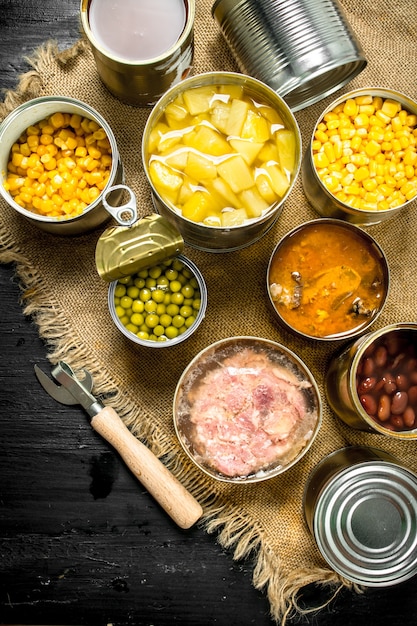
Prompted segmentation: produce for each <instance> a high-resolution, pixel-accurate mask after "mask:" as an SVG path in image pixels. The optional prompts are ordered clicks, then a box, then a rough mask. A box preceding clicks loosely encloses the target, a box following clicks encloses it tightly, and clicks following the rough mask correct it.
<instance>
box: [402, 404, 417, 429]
mask: <svg viewBox="0 0 417 626" xmlns="http://www.w3.org/2000/svg"><path fill="white" fill-rule="evenodd" d="M403 420H404V426H406V427H407V428H413V426H414V422H415V421H416V413H415V411H414V409H413V407H412V406H407V407H406V409H405V411H404V413H403Z"/></svg>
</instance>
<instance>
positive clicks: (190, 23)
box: [80, 0, 195, 67]
mask: <svg viewBox="0 0 417 626" xmlns="http://www.w3.org/2000/svg"><path fill="white" fill-rule="evenodd" d="M90 2H91V0H81V6H80V15H81V24H82V27H83V29H84V32H85V34H86V36H87V38H88V40H89V41H90V42H91V43H92V44H93V46H94V48H96V49H97V50H99V51H100V52H101V54H102V55H103V56H104V57H107V58H108V59H112V60H113V61H116V62H118V63H123V64H125V65H127V66H129V65H131V66H133V67H134V66H136V65H138V64H139V65H143V66H146V65H154V64H155V63H159V62H160V61H162V60H164V59H165V58H167V57H170V56H171V55H172V53H173V51H174V50H176V49H177V48H181V46H182V45H183V44H184V42H185V41H186V40H187V39H188V37H190V34H191V32H192V30H193V29H194V19H195V2H194V0H184V5H185V10H186V16H185V24H184V28H183V30H182V32H181V34H180V36H179V37H178V39H177V40H176V42H175V43H174V44H173V45H172V46H171V47H170V48H168V49H167V50H165V51H164V52H163V53H162V54H160V55H159V56H156V57H153V58H151V59H144V60H141V59H138V60H131V59H125V58H124V57H118V56H117V55H116V54H114V53H112V52H111V51H110V50H108V49H107V48H105V47H104V46H102V45H101V44H100V42H99V41H98V40H97V39H96V37H94V34H93V32H92V31H91V28H90V21H89V19H88V9H89V6H90Z"/></svg>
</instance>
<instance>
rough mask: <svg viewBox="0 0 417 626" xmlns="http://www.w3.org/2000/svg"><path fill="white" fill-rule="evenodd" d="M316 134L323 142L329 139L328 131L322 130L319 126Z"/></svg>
mask: <svg viewBox="0 0 417 626" xmlns="http://www.w3.org/2000/svg"><path fill="white" fill-rule="evenodd" d="M314 136H315V138H316V139H318V141H320V142H321V143H326V141H327V140H328V139H329V138H328V136H327V135H326V133H325V132H324V131H323V130H320V129H319V128H317V130H316V132H315V134H314Z"/></svg>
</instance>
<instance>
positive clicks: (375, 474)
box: [312, 460, 417, 587]
mask: <svg viewBox="0 0 417 626" xmlns="http://www.w3.org/2000/svg"><path fill="white" fill-rule="evenodd" d="M312 526H313V528H312V530H313V534H314V537H315V540H316V542H317V546H318V548H319V550H320V552H321V554H322V556H323V558H324V559H325V560H326V561H327V563H328V564H329V565H330V566H331V567H332V568H333V569H334V570H335V571H336V572H337V573H339V574H340V575H341V576H343V577H345V578H347V579H348V580H350V581H352V582H354V583H358V584H361V585H365V586H369V587H378V586H389V585H394V584H397V583H400V582H403V581H405V580H407V579H408V578H411V577H412V576H413V575H414V574H415V573H416V572H417V534H416V526H417V477H416V476H415V475H414V474H413V473H412V472H411V471H409V470H407V469H405V468H403V467H401V466H399V465H396V464H394V463H390V462H387V461H375V460H373V461H365V462H361V463H358V464H356V465H354V466H352V467H347V468H343V469H342V470H340V471H339V472H338V473H337V474H336V475H335V476H334V477H333V478H332V479H331V480H330V481H329V482H328V483H327V485H326V486H325V487H324V488H323V489H322V491H321V493H320V494H319V495H318V498H317V501H316V504H315V507H314V513H313V521H312Z"/></svg>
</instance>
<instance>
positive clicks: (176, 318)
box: [172, 315, 185, 328]
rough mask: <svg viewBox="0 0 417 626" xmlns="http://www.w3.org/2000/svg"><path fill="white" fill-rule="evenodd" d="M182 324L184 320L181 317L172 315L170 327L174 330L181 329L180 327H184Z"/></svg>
mask: <svg viewBox="0 0 417 626" xmlns="http://www.w3.org/2000/svg"><path fill="white" fill-rule="evenodd" d="M184 322H185V319H184V318H183V316H182V315H174V317H173V318H172V325H173V326H175V328H181V326H184Z"/></svg>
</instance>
